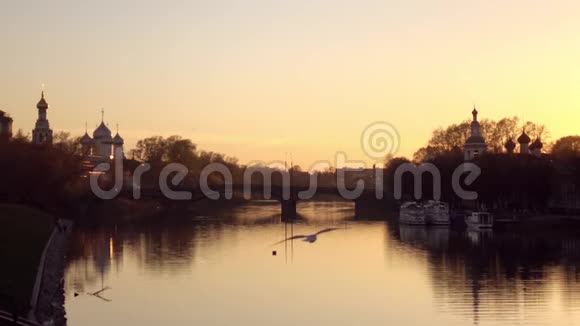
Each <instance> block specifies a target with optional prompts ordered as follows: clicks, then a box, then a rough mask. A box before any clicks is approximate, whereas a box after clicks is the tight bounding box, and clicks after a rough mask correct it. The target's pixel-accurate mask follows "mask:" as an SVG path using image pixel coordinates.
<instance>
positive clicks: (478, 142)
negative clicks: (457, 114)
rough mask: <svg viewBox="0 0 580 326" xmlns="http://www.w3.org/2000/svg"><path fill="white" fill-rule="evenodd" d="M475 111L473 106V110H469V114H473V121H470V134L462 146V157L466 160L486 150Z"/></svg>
mask: <svg viewBox="0 0 580 326" xmlns="http://www.w3.org/2000/svg"><path fill="white" fill-rule="evenodd" d="M477 113H478V112H477V109H476V108H475V107H474V108H473V111H471V114H472V115H473V121H471V135H470V136H469V138H467V140H466V141H465V145H464V147H463V153H464V159H465V160H466V161H471V160H473V159H474V158H476V157H477V156H479V155H481V154H483V153H485V151H486V150H487V144H486V143H485V139H483V136H482V135H481V130H480V126H479V121H477Z"/></svg>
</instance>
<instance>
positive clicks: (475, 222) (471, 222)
mask: <svg viewBox="0 0 580 326" xmlns="http://www.w3.org/2000/svg"><path fill="white" fill-rule="evenodd" d="M465 224H467V227H468V228H471V229H491V228H492V227H493V216H492V215H491V214H490V213H488V212H472V213H471V214H470V215H467V216H466V217H465Z"/></svg>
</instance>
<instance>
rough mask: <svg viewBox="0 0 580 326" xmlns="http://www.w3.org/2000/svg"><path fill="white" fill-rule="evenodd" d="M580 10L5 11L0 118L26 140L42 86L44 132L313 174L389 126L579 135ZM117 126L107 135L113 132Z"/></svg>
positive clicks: (64, 7) (451, 6) (304, 6)
mask: <svg viewBox="0 0 580 326" xmlns="http://www.w3.org/2000/svg"><path fill="white" fill-rule="evenodd" d="M577 12H580V4H579V3H577V2H574V1H559V2H557V3H550V4H547V3H543V2H530V1H523V0H519V1H512V2H510V3H508V4H506V3H503V2H495V1H491V2H489V1H485V2H484V1H479V2H458V1H440V2H432V3H429V2H423V1H380V2H375V1H365V2H362V3H359V2H357V3H353V2H336V1H326V0H324V1H323V0H319V1H308V2H306V1H296V2H291V3H273V2H270V1H250V2H237V1H215V2H211V3H203V2H200V3H185V2H179V3H178V2H172V3H168V4H167V3H164V4H161V3H158V2H154V1H151V2H149V1H139V2H136V1H123V2H114V1H101V2H98V3H82V4H81V3H78V2H74V1H56V2H50V3H34V4H33V5H30V4H28V3H27V2H25V1H19V2H7V3H4V4H2V5H0V19H2V22H3V26H5V28H2V29H0V35H1V36H2V39H3V59H4V62H5V63H7V64H6V66H5V67H4V69H3V73H2V74H1V75H0V89H2V94H3V96H1V97H0V109H2V110H4V111H7V112H9V113H10V114H11V116H12V117H13V118H14V130H15V131H16V130H18V129H23V130H24V131H25V132H28V133H30V131H31V130H32V128H33V126H34V121H35V119H36V108H35V105H36V102H37V101H38V99H39V96H40V90H41V89H40V85H41V84H42V83H45V84H46V87H45V94H46V99H47V102H48V103H49V104H50V109H49V110H48V119H49V121H50V124H51V128H52V129H53V130H55V131H69V132H71V133H72V134H73V135H79V136H80V135H82V134H83V133H84V123H85V121H88V123H89V131H90V130H91V129H92V128H91V126H92V124H95V123H99V122H100V113H99V111H100V109H101V107H104V108H105V110H106V114H105V120H106V121H107V122H108V123H109V125H110V126H114V125H115V123H119V125H120V133H121V134H122V136H123V137H124V138H125V141H126V147H127V149H129V148H132V147H133V146H134V144H135V143H136V141H137V140H138V139H140V138H144V137H147V136H152V135H162V136H169V135H173V134H178V135H181V136H183V137H187V138H191V139H192V140H193V141H194V142H195V143H197V144H198V146H199V148H201V149H205V150H212V151H217V152H223V153H226V154H227V155H230V156H236V157H238V158H239V159H240V162H241V163H246V162H249V161H251V160H263V161H272V160H283V159H284V153H285V152H292V153H293V156H294V160H295V162H296V163H298V164H300V165H302V166H303V167H308V166H310V165H311V164H312V163H313V162H314V161H316V160H321V159H324V160H332V158H333V155H334V153H335V152H336V151H344V152H346V153H347V154H348V158H349V159H351V160H365V161H366V162H368V163H369V164H372V161H371V160H370V159H369V158H367V157H366V156H365V155H364V153H363V151H362V149H361V148H360V145H359V142H360V134H361V132H362V131H363V129H364V128H365V126H367V125H369V124H371V123H373V122H375V121H383V120H384V121H388V122H390V123H392V124H393V125H394V126H396V127H397V129H398V131H399V133H400V135H401V144H400V151H399V152H398V153H397V155H403V156H407V157H410V156H411V155H412V154H413V152H414V151H415V150H416V149H418V148H419V147H421V146H422V145H424V143H425V142H426V141H427V139H428V138H429V135H430V133H431V131H432V130H433V129H435V128H437V127H441V126H446V125H448V124H451V123H455V122H459V121H462V120H465V119H470V111H471V109H472V106H473V104H476V105H477V107H478V109H479V112H480V118H481V119H485V118H490V119H498V118H501V117H505V116H510V117H511V116H519V117H520V118H522V119H525V120H531V121H535V122H539V123H542V124H545V125H546V126H547V127H548V129H549V130H550V131H551V134H552V140H555V139H557V138H559V137H562V136H566V135H571V134H577V133H578V129H577V126H576V123H575V122H576V121H578V118H579V117H580V116H579V113H578V107H579V106H580V92H579V91H578V90H579V89H580V61H579V60H578V58H580V43H579V42H578V41H577V40H578V37H577V35H579V34H580V21H578V19H577ZM111 129H113V128H111Z"/></svg>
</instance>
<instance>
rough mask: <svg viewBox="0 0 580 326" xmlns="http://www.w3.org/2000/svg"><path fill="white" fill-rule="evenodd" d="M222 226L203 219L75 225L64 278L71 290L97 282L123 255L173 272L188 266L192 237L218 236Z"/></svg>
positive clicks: (153, 268) (147, 266)
mask: <svg viewBox="0 0 580 326" xmlns="http://www.w3.org/2000/svg"><path fill="white" fill-rule="evenodd" d="M221 234H222V227H221V226H220V225H219V224H207V223H195V224H194V223H177V224H176V223H169V224H162V223H154V224H143V225H118V226H115V225H108V226H100V227H96V228H77V229H76V230H75V231H74V232H73V236H72V238H71V245H70V248H71V249H70V251H69V254H68V257H67V258H68V265H67V274H66V277H67V282H69V283H71V284H72V285H73V286H74V288H75V290H77V291H84V289H83V287H84V286H96V285H99V286H100V282H101V280H102V278H106V275H107V274H108V273H109V272H110V271H111V268H113V270H116V269H122V268H123V266H122V264H123V257H124V256H130V257H134V259H135V260H136V265H137V268H138V269H141V270H143V271H145V272H147V273H162V274H173V273H180V272H182V271H183V270H184V269H187V268H189V266H190V265H191V261H192V260H193V258H194V255H195V241H196V239H203V238H204V237H208V238H209V237H211V238H212V239H216V238H217V239H219V238H220V237H221Z"/></svg>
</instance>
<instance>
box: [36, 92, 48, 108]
mask: <svg viewBox="0 0 580 326" xmlns="http://www.w3.org/2000/svg"><path fill="white" fill-rule="evenodd" d="M36 108H37V109H39V110H41V109H42V110H46V109H48V103H46V100H45V99H44V91H43V92H42V94H41V96H40V101H38V104H36Z"/></svg>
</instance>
